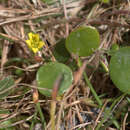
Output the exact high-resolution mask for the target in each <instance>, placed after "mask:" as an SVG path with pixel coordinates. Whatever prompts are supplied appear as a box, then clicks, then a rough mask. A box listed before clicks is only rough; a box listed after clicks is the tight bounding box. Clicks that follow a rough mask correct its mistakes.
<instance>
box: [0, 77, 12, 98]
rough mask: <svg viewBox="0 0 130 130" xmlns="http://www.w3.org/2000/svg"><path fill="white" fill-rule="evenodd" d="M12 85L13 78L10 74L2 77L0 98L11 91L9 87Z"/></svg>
mask: <svg viewBox="0 0 130 130" xmlns="http://www.w3.org/2000/svg"><path fill="white" fill-rule="evenodd" d="M12 85H14V80H13V78H12V77H11V76H9V77H6V78H5V79H3V80H1V81H0V99H2V98H4V97H6V96H8V95H9V94H10V93H11V91H10V89H9V88H10V87H11V86H12ZM7 89H9V90H8V91H5V90H7ZM4 91H5V92H4Z"/></svg>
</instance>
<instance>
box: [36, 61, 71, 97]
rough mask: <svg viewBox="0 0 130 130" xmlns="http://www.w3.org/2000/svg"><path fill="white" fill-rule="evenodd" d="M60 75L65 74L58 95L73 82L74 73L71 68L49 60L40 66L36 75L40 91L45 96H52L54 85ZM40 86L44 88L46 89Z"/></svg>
mask: <svg viewBox="0 0 130 130" xmlns="http://www.w3.org/2000/svg"><path fill="white" fill-rule="evenodd" d="M60 75H62V76H63V79H62V81H61V86H60V88H59V91H58V95H62V94H63V93H64V92H65V91H66V90H67V89H68V88H69V86H70V85H71V84H72V81H73V75H72V71H71V69H70V68H69V67H68V66H66V65H64V64H62V63H58V62H49V63H47V64H45V65H43V66H42V67H40V69H39V70H38V72H37V76H36V79H37V83H38V89H39V92H40V93H42V94H43V95H45V96H51V93H52V89H53V85H54V83H55V81H56V80H57V78H58V76H60ZM40 88H44V90H41V89H40Z"/></svg>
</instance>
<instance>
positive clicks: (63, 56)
mask: <svg viewBox="0 0 130 130" xmlns="http://www.w3.org/2000/svg"><path fill="white" fill-rule="evenodd" d="M53 54H54V57H55V58H56V60H57V61H58V62H62V63H65V62H67V60H68V59H69V58H70V54H69V52H68V51H67V49H66V47H65V39H61V40H60V41H59V42H57V43H56V45H55V46H54V50H53Z"/></svg>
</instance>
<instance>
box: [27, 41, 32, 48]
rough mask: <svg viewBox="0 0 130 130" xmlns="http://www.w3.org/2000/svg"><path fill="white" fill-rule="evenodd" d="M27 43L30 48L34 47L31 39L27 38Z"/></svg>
mask: <svg viewBox="0 0 130 130" xmlns="http://www.w3.org/2000/svg"><path fill="white" fill-rule="evenodd" d="M26 43H27V45H28V46H29V47H30V48H32V45H31V41H30V40H26Z"/></svg>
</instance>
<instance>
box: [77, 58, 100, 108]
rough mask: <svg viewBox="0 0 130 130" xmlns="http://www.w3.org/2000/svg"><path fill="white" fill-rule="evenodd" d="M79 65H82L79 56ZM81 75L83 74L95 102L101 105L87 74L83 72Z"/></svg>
mask: <svg viewBox="0 0 130 130" xmlns="http://www.w3.org/2000/svg"><path fill="white" fill-rule="evenodd" d="M81 65H82V62H81V60H80V58H78V66H79V67H80V66H81ZM83 76H84V79H85V81H86V83H87V84H88V87H89V88H90V90H91V92H92V94H93V96H94V98H95V99H96V101H97V103H98V104H99V106H100V107H101V106H102V101H101V100H100V98H99V97H98V95H97V93H96V91H95V90H94V88H93V86H92V84H91V83H90V81H89V79H88V76H87V74H86V73H85V72H84V73H83Z"/></svg>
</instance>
